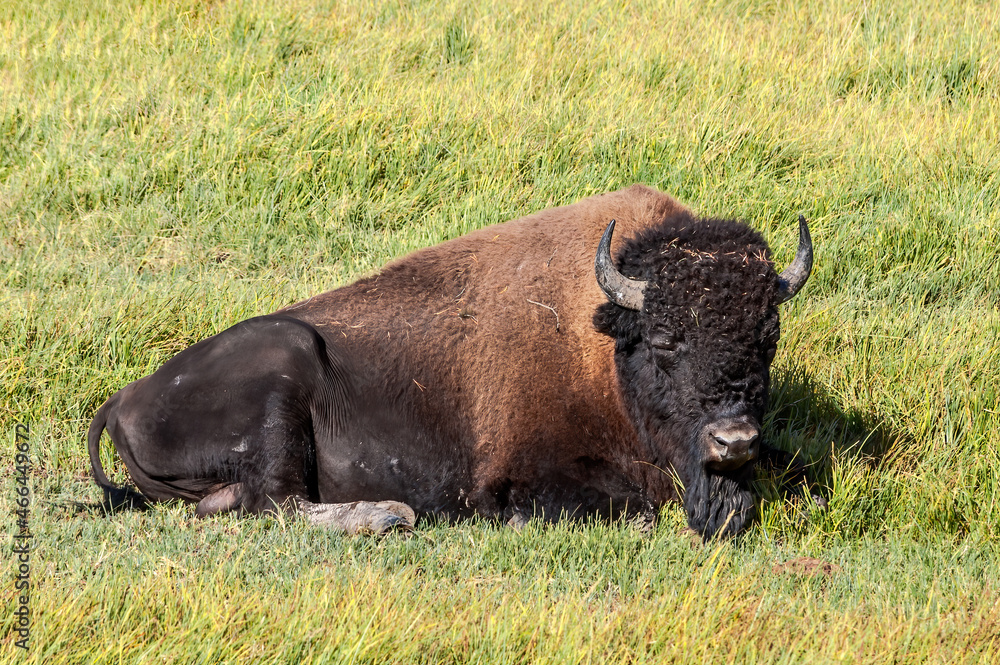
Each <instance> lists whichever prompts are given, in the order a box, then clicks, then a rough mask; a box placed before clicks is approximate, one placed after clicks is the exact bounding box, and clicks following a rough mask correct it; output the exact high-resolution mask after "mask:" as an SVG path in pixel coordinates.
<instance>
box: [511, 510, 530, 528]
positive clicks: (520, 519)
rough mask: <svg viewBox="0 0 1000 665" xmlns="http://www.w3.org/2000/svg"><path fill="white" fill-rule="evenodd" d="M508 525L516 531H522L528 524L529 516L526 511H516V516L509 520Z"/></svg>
mask: <svg viewBox="0 0 1000 665" xmlns="http://www.w3.org/2000/svg"><path fill="white" fill-rule="evenodd" d="M507 526H509V527H510V528H512V529H514V531H520V530H521V529H523V528H524V527H526V526H528V516H527V515H525V514H524V513H518V512H516V513H514V516H513V517H511V518H510V519H509V520H507Z"/></svg>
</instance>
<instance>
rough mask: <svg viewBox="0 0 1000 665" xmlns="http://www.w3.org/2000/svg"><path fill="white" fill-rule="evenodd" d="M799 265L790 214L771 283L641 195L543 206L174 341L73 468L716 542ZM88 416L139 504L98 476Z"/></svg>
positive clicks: (252, 504) (143, 485)
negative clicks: (648, 520)
mask: <svg viewBox="0 0 1000 665" xmlns="http://www.w3.org/2000/svg"><path fill="white" fill-rule="evenodd" d="M613 233H615V234H616V235H614V237H612V234H613ZM811 267H812V244H811V240H810V238H809V231H808V228H807V226H806V223H805V220H804V219H802V218H800V220H799V246H798V251H797V253H796V256H795V259H794V261H793V263H792V264H791V265H790V266H789V267H788V268H786V269H785V270H784V271H783V272H781V273H780V274H779V273H778V272H776V271H775V269H774V266H773V264H772V262H771V259H770V253H769V249H768V246H767V244H766V243H765V241H764V240H763V238H762V237H761V236H760V234H758V233H757V232H755V231H753V230H752V229H750V228H749V227H748V226H746V225H745V224H743V223H740V222H736V221H727V220H718V219H704V218H699V217H696V216H695V215H693V214H692V213H691V212H690V211H689V210H688V209H687V208H685V207H684V206H683V205H681V204H680V203H678V202H677V201H676V200H675V199H673V198H671V197H670V196H668V195H666V194H663V193H660V192H658V191H656V190H654V189H651V188H647V187H644V186H641V185H635V186H632V187H629V188H627V189H623V190H620V191H617V192H612V193H609V194H604V195H599V196H594V197H591V198H588V199H585V200H583V201H580V202H578V203H576V204H573V205H569V206H564V207H559V208H553V209H549V210H544V211H542V212H539V213H536V214H533V215H529V216H527V217H523V218H521V219H517V220H514V221H510V222H507V223H504V224H499V225H496V226H491V227H487V228H484V229H481V230H479V231H476V232H474V233H471V234H469V235H466V236H464V237H460V238H457V239H455V240H451V241H449V242H445V243H443V244H440V245H437V246H434V247H429V248H426V249H422V250H420V251H417V252H415V253H413V254H410V255H408V256H405V257H403V258H401V259H398V260H396V261H394V262H392V263H390V264H388V265H387V266H386V267H385V268H383V269H382V270H381V271H379V272H378V273H377V274H375V275H372V276H370V277H366V278H364V279H361V280H359V281H357V282H355V283H353V284H350V285H348V286H344V287H342V288H339V289H336V290H333V291H328V292H326V293H323V294H320V295H317V296H314V297H312V298H309V299H308V300H305V301H302V302H299V303H296V304H294V305H291V306H289V307H286V308H284V309H281V310H279V311H277V312H274V313H273V314H269V315H266V316H260V317H257V318H253V319H250V320H247V321H244V322H242V323H238V324H236V325H234V326H233V327H231V328H229V329H227V330H224V331H223V332H221V333H219V334H217V335H215V336H213V337H210V338H208V339H205V340H203V341H201V342H198V343H197V344H195V345H193V346H191V347H190V348H188V349H186V350H184V351H182V352H181V353H179V354H177V355H176V356H175V357H173V358H172V359H170V360H168V361H167V362H166V363H164V364H163V366H162V367H161V368H160V369H158V370H157V371H156V372H154V373H153V374H151V375H149V376H146V377H144V378H141V379H139V380H137V381H135V382H133V383H131V384H129V385H127V386H126V387H124V388H123V389H121V390H120V391H118V392H117V393H115V394H114V395H113V396H112V397H111V398H110V399H108V401H107V402H106V403H105V404H104V405H103V406H101V407H100V409H99V410H98V411H97V413H96V415H95V417H94V420H93V423H92V424H91V427H90V431H89V434H88V448H89V453H90V460H91V464H92V466H93V473H94V477H95V479H96V481H97V483H98V484H99V485H100V486H101V487H102V488H104V490H105V492H106V496H107V497H108V500H111V501H114V500H118V501H119V502H121V501H124V500H128V501H131V502H133V503H135V502H140V503H142V502H146V501H148V500H153V501H161V500H167V499H175V498H180V499H184V500H187V501H192V502H198V505H197V514H199V515H209V514H213V513H220V512H225V511H239V512H244V513H260V512H262V511H269V510H289V511H297V512H298V513H301V514H304V515H305V516H306V517H308V518H309V519H312V520H313V521H315V522H318V523H326V524H329V525H331V526H334V527H338V528H341V529H345V530H348V531H357V530H360V529H365V528H367V529H371V530H374V531H382V530H384V529H387V528H389V527H392V526H400V527H403V528H407V527H409V526H410V525H412V523H413V520H414V519H415V514H414V511H415V513H416V515H417V516H419V515H426V514H434V515H442V516H446V517H447V518H449V519H456V518H462V517H465V516H471V515H473V514H478V515H482V516H487V517H492V518H499V519H505V520H511V521H513V522H514V523H517V522H523V521H524V520H525V519H527V518H530V517H532V516H541V517H544V518H546V519H558V518H559V517H561V516H572V517H578V516H583V515H599V516H623V515H625V516H629V515H644V516H649V515H652V514H655V511H656V510H657V509H658V508H659V507H660V506H661V505H663V504H664V503H665V502H669V501H675V500H678V499H682V500H683V504H684V507H685V509H686V512H687V517H688V522H689V524H690V526H691V527H692V528H693V529H695V530H697V531H698V532H700V533H701V534H703V535H704V537H705V538H711V537H713V536H716V535H731V534H736V533H738V532H740V531H741V530H743V529H744V528H745V526H746V525H747V524H748V522H749V520H751V519H752V517H753V515H754V505H755V504H754V498H753V495H752V492H751V486H750V480H751V476H752V473H753V469H754V465H755V460H756V459H757V458H758V456H759V453H760V450H761V436H760V435H761V423H762V420H763V417H764V413H765V409H766V407H767V398H768V384H769V366H770V364H771V361H772V359H773V357H774V353H775V348H776V345H777V343H778V336H779V323H778V305H780V304H781V303H782V302H785V301H786V300H788V299H789V298H791V297H792V296H794V295H795V293H796V292H797V291H798V290H799V289H800V288H802V286H803V284H804V283H805V281H806V279H807V278H808V276H809V272H810V270H811ZM595 269H596V279H595ZM104 429H107V431H108V433H109V434H110V437H111V440H112V441H113V443H114V446H115V449H116V450H117V452H118V454H119V455H120V457H121V459H122V460H123V462H124V464H125V466H126V468H127V470H128V473H129V475H130V476H131V478H132V481H133V482H134V483H135V485H136V487H137V488H138V490H139V492H140V493H141V494H137V493H135V492H134V491H132V490H123V489H122V488H117V487H115V486H114V485H112V483H111V482H110V481H109V480H108V478H107V476H106V475H105V473H104V471H103V470H102V468H101V464H100V455H99V444H100V439H101V434H102V431H103V430H104ZM116 497H117V499H116ZM411 508H412V510H411Z"/></svg>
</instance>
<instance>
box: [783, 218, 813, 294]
mask: <svg viewBox="0 0 1000 665" xmlns="http://www.w3.org/2000/svg"><path fill="white" fill-rule="evenodd" d="M812 267H813V244H812V238H811V237H810V236H809V225H808V224H806V218H805V217H803V216H802V215H799V249H798V250H797V251H796V252H795V260H794V261H792V262H791V263H790V264H789V266H788V267H787V268H785V269H784V270H782V271H781V274H780V275H778V304H779V305H780V304H781V303H783V302H788V301H789V300H791V299H792V298H793V297H794V296H795V294H796V293H798V292H799V289H801V288H802V287H803V286H804V285H805V283H806V280H807V279H809V273H810V272H812Z"/></svg>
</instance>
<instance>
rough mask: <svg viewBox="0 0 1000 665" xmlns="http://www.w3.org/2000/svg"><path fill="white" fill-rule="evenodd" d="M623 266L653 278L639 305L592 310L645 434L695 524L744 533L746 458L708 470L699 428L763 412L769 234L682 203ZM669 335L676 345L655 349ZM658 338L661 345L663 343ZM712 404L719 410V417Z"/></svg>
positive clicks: (627, 248) (771, 284) (771, 297)
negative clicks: (679, 486) (695, 212)
mask: <svg viewBox="0 0 1000 665" xmlns="http://www.w3.org/2000/svg"><path fill="white" fill-rule="evenodd" d="M616 263H617V264H618V267H619V270H621V272H622V273H624V274H625V275H627V276H629V277H631V278H633V279H641V280H645V281H646V282H648V286H647V288H646V292H645V297H644V301H643V308H642V311H633V310H629V309H625V308H623V307H620V306H618V305H615V304H612V303H610V302H608V303H604V304H602V305H600V306H599V307H598V309H597V311H596V312H595V314H594V325H595V326H596V327H597V329H598V330H599V331H601V332H603V333H605V334H607V335H610V336H612V337H614V338H615V365H616V368H617V371H618V374H619V378H620V382H621V385H622V386H623V387H624V391H625V396H626V401H627V404H628V407H629V409H630V411H631V414H632V417H633V419H634V420H635V422H639V423H643V424H644V425H645V427H643V428H642V429H641V431H640V436H641V437H642V438H643V439H644V441H645V443H646V445H647V446H648V450H649V454H650V456H651V458H652V459H654V460H656V462H657V463H658V464H664V465H670V466H672V467H673V468H674V470H675V471H676V472H677V473H678V476H679V477H680V480H681V481H682V483H683V485H684V486H685V488H686V489H685V491H684V505H685V507H686V509H687V512H688V518H689V521H690V524H691V526H692V527H693V528H695V529H697V530H699V531H701V532H703V533H704V534H705V535H706V537H711V536H712V535H715V534H716V533H717V532H719V531H720V530H723V531H724V532H725V533H730V534H731V533H737V532H739V531H740V530H742V529H743V528H744V526H745V525H746V523H747V522H748V521H749V520H751V519H752V518H753V515H754V512H755V510H754V501H753V495H752V493H751V491H750V487H749V478H751V477H752V464H750V465H748V467H750V468H745V469H738V470H736V471H734V472H729V473H725V474H721V473H715V472H712V471H711V470H708V469H706V467H705V465H704V462H703V460H701V459H699V458H698V455H697V454H696V453H680V452H679V451H693V450H697V449H698V436H699V435H701V434H700V433H701V432H702V430H703V428H704V427H705V426H706V424H707V423H708V422H711V420H712V419H713V418H714V417H717V416H719V415H725V414H728V413H730V412H737V411H740V412H746V413H750V414H751V415H753V416H754V417H755V418H756V419H757V421H758V422H760V421H762V419H763V414H764V410H765V408H766V405H767V392H768V383H769V374H768V368H767V364H768V363H769V362H770V358H766V360H764V359H762V358H763V357H764V356H765V355H766V353H767V348H768V347H771V348H773V344H774V343H775V342H776V341H777V336H778V318H777V309H776V307H775V305H774V302H775V294H776V291H777V287H778V284H777V275H776V273H775V271H774V266H773V264H772V262H771V258H770V250H769V248H768V246H767V243H766V242H765V241H764V239H763V237H762V236H761V235H760V234H759V233H757V232H756V231H754V230H753V229H751V228H750V227H748V226H747V225H745V224H743V223H741V222H737V221H732V220H718V219H698V218H696V217H694V216H692V215H690V214H686V213H681V214H676V215H674V216H672V217H669V218H667V219H665V220H664V221H663V222H662V223H661V224H659V225H657V226H654V227H652V228H649V229H646V230H644V231H642V232H641V233H639V234H637V236H636V237H634V238H631V239H629V240H627V241H626V242H625V243H624V245H623V246H622V248H621V250H620V251H619V252H618V256H617V257H616ZM655 336H659V337H660V338H661V339H662V338H664V337H665V338H667V339H669V340H670V343H672V344H676V346H677V349H678V350H677V351H676V352H662V351H657V350H655V349H653V348H651V342H650V341H649V340H650V339H651V338H652V337H655ZM661 345H662V343H661ZM713 414H714V415H713Z"/></svg>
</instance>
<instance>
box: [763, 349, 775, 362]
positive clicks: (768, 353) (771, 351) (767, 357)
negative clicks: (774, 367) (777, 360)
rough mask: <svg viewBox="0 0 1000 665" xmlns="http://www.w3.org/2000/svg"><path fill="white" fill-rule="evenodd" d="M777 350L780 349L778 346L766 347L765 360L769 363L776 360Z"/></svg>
mask: <svg viewBox="0 0 1000 665" xmlns="http://www.w3.org/2000/svg"><path fill="white" fill-rule="evenodd" d="M777 351H778V347H777V346H769V347H767V348H766V349H764V361H765V362H766V363H767V364H768V365H770V364H771V362H773V361H774V354H775V353H777Z"/></svg>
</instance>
